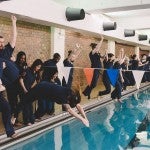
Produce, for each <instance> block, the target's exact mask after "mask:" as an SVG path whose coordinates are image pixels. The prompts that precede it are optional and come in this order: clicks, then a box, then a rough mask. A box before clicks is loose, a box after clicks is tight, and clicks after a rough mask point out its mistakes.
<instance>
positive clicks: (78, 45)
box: [71, 43, 82, 59]
mask: <svg viewBox="0 0 150 150" xmlns="http://www.w3.org/2000/svg"><path fill="white" fill-rule="evenodd" d="M81 48H82V47H81V45H80V44H79V43H76V45H75V48H74V50H73V51H72V52H71V53H72V54H73V55H74V56H75V59H76V58H77V57H78V56H79V55H80V53H81Z"/></svg>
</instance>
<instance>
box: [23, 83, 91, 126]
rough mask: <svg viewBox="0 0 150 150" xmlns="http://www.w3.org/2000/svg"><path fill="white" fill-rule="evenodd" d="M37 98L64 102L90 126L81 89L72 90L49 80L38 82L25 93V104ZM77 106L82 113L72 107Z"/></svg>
mask: <svg viewBox="0 0 150 150" xmlns="http://www.w3.org/2000/svg"><path fill="white" fill-rule="evenodd" d="M36 99H38V100H40V99H50V100H53V101H54V102H56V103H57V104H63V105H64V107H65V108H66V111H68V112H69V113H70V114H71V115H72V116H74V117H75V118H77V119H79V120H80V121H82V123H83V124H84V125H85V126H87V127H89V121H88V119H87V117H86V114H85V112H84V110H83V108H82V107H81V105H80V101H81V96H80V94H79V91H77V90H71V89H69V88H66V87H63V86H60V85H57V84H53V83H50V82H47V81H42V82H40V83H38V84H37V85H36V86H35V87H33V88H32V89H30V91H28V93H26V95H25V101H26V102H25V105H28V104H29V103H32V102H33V101H35V100H36ZM73 107H76V108H77V110H78V111H79V113H80V114H81V115H79V114H78V113H77V112H75V111H74V110H73V109H72V108H73Z"/></svg>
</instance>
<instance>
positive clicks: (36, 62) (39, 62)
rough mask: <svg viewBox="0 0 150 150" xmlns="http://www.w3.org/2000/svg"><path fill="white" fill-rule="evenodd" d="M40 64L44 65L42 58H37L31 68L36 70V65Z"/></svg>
mask: <svg viewBox="0 0 150 150" xmlns="http://www.w3.org/2000/svg"><path fill="white" fill-rule="evenodd" d="M38 65H41V66H42V65H43V62H42V60H41V59H36V60H35V61H34V62H33V64H32V65H31V70H34V69H35V67H36V66H38Z"/></svg>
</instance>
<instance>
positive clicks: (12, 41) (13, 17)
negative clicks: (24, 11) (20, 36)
mask: <svg viewBox="0 0 150 150" xmlns="http://www.w3.org/2000/svg"><path fill="white" fill-rule="evenodd" d="M11 20H12V37H11V41H10V45H11V47H12V48H14V47H15V45H16V39H17V27H16V22H17V18H16V17H15V16H13V15H12V16H11Z"/></svg>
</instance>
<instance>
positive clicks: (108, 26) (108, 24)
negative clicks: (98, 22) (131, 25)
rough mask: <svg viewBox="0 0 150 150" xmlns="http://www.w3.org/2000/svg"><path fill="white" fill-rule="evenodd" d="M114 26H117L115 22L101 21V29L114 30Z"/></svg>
mask: <svg viewBox="0 0 150 150" xmlns="http://www.w3.org/2000/svg"><path fill="white" fill-rule="evenodd" d="M116 28H117V23H116V22H103V30H104V31H108V30H116Z"/></svg>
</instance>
